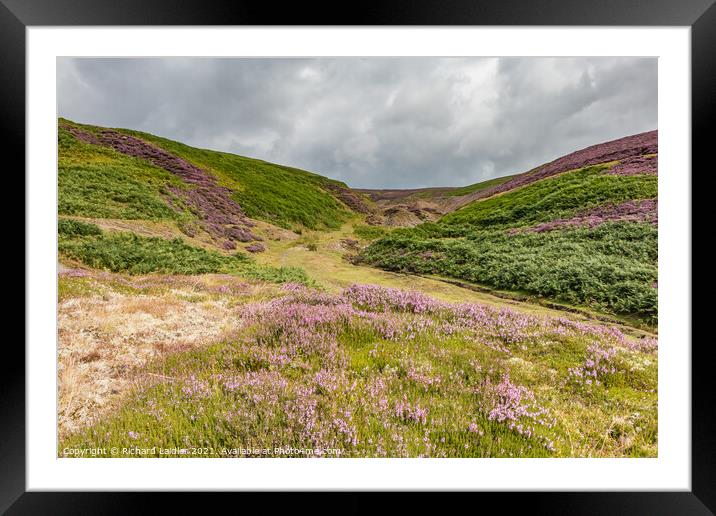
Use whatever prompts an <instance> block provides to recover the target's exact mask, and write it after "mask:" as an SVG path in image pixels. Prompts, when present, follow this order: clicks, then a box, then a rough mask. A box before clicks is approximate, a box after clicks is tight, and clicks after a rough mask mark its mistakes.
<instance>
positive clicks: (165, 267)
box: [58, 219, 312, 284]
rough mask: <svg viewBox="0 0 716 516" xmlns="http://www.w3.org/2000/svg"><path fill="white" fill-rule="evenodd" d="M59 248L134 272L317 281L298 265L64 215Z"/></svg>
mask: <svg viewBox="0 0 716 516" xmlns="http://www.w3.org/2000/svg"><path fill="white" fill-rule="evenodd" d="M58 250H59V253H60V255H61V256H64V257H65V258H69V259H72V260H77V261H79V262H81V263H83V264H85V265H87V266H89V267H92V268H95V269H103V270H107V271H111V272H126V273H129V274H150V273H165V274H205V273H227V274H236V275H239V276H242V277H246V278H251V279H259V280H264V281H269V282H274V283H284V282H297V283H303V284H312V282H311V280H310V279H309V277H308V276H307V275H306V273H305V272H304V271H303V270H301V269H299V268H296V267H279V268H277V267H271V266H268V265H260V264H257V263H256V262H255V261H254V260H253V259H252V258H251V257H249V256H247V255H245V254H243V253H240V252H238V253H235V254H232V255H225V254H221V253H219V252H217V251H213V250H209V249H203V248H200V247H193V246H190V245H188V244H187V243H185V242H184V241H183V240H182V239H180V238H175V239H172V240H166V239H163V238H158V237H143V236H139V235H137V234H135V233H129V232H115V233H106V232H103V231H102V230H101V229H100V228H98V227H97V226H95V225H94V224H89V223H86V222H82V221H78V220H72V219H60V220H59V221H58Z"/></svg>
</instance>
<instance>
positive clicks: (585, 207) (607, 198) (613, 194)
mask: <svg viewBox="0 0 716 516" xmlns="http://www.w3.org/2000/svg"><path fill="white" fill-rule="evenodd" d="M657 152H658V147H657V134H656V132H655V131H654V132H650V133H644V134H640V135H636V136H632V137H627V138H622V139H619V140H615V141H613V142H607V143H604V144H601V145H596V146H592V147H589V148H587V149H584V150H582V151H578V152H575V153H572V154H570V155H568V156H565V157H563V158H560V159H558V160H556V161H553V162H551V163H548V164H545V165H543V166H541V167H538V168H536V169H534V170H532V171H529V172H526V173H524V174H520V175H517V176H514V177H511V178H510V179H509V180H507V181H505V182H502V183H500V184H496V185H491V186H490V187H488V188H484V189H479V190H475V191H474V192H470V193H468V194H466V195H464V196H461V197H459V198H460V199H461V203H462V201H465V200H466V199H472V200H470V201H469V202H467V203H466V204H463V205H462V206H461V207H460V208H459V209H457V210H454V211H451V212H450V213H448V214H446V215H445V216H443V217H441V218H440V219H439V220H438V221H437V222H435V223H425V224H421V225H418V226H416V227H414V228H410V229H399V230H395V231H392V232H391V233H390V234H389V235H387V236H384V237H383V238H381V239H379V240H377V241H375V242H373V243H372V244H371V245H370V246H369V247H368V248H367V249H365V250H364V251H363V252H362V254H361V256H360V259H361V260H362V262H363V263H368V264H371V265H374V266H378V267H382V268H385V269H388V270H393V271H401V272H410V273H420V274H435V275H439V276H445V277H451V278H455V279H459V280H466V281H468V282H473V283H478V284H483V285H489V286H491V287H494V288H496V289H500V290H508V291H518V292H525V293H528V294H533V295H536V296H540V297H544V298H552V299H556V300H558V301H561V302H564V303H568V304H571V305H582V306H590V307H593V308H595V309H597V310H599V311H602V312H606V313H612V314H618V315H622V316H627V317H633V318H636V319H639V320H642V321H644V322H646V323H648V324H655V323H656V320H657V228H656V225H657V220H658V217H657V207H658V204H657V197H658V191H657V186H658V184H657V168H656V164H657Z"/></svg>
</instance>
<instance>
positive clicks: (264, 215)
mask: <svg viewBox="0 0 716 516" xmlns="http://www.w3.org/2000/svg"><path fill="white" fill-rule="evenodd" d="M118 131H119V132H122V133H125V134H130V135H132V136H136V137H138V138H141V139H143V140H145V141H147V142H149V143H151V144H154V145H156V146H157V147H160V148H162V149H164V150H166V151H168V152H170V153H172V154H174V155H176V156H179V157H181V158H183V159H185V160H187V161H189V162H190V163H192V164H194V165H196V166H198V167H200V168H203V169H205V170H208V171H209V172H211V173H212V174H214V175H215V176H216V177H217V178H218V180H219V183H220V184H221V185H223V186H226V187H228V188H230V189H231V190H232V191H233V194H232V197H233V198H234V199H235V200H236V202H238V203H239V204H240V205H241V207H242V208H243V209H244V211H245V212H246V214H247V215H248V216H250V217H252V218H256V219H260V220H265V221H267V222H270V223H272V224H275V225H277V226H280V227H284V228H289V229H292V228H297V227H300V226H304V227H306V228H309V229H318V230H321V229H336V228H338V227H340V225H341V223H342V222H343V221H345V220H346V218H347V216H348V215H349V211H348V209H347V208H346V207H344V206H343V205H342V204H341V203H340V202H338V201H337V200H336V198H335V197H334V196H332V195H331V194H330V193H329V192H328V191H326V190H325V188H326V187H327V185H330V184H335V185H340V186H344V187H345V185H344V184H343V183H340V182H339V181H334V180H331V179H328V178H326V177H323V176H319V175H318V174H313V173H311V172H306V171H305V170H300V169H297V168H292V167H286V166H283V165H275V164H273V163H268V162H266V161H261V160H257V159H252V158H245V157H243V156H237V155H235V154H229V153H225V152H217V151H211V150H206V149H197V148H194V147H190V146H188V145H184V144H182V143H179V142H175V141H172V140H167V139H165V138H160V137H158V136H153V135H150V134H147V133H142V132H138V131H130V130H127V129H119V130H118Z"/></svg>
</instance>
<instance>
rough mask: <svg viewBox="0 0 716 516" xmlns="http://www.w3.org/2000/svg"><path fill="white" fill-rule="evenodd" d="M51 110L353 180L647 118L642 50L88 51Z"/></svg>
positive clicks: (526, 150) (499, 157)
mask: <svg viewBox="0 0 716 516" xmlns="http://www.w3.org/2000/svg"><path fill="white" fill-rule="evenodd" d="M57 92H58V114H59V115H60V116H63V117H66V118H69V119H71V120H74V121H77V122H84V123H91V124H97V125H103V126H110V127H126V128H132V129H138V130H142V131H147V132H150V133H153V134H157V135H160V136H164V137H167V138H171V139H174V140H179V141H181V142H184V143H187V144H190V145H193V146H197V147H203V148H209V149H216V150H222V151H227V152H233V153H236V154H241V155H245V156H251V157H256V158H261V159H265V160H267V161H272V162H275V163H281V164H286V165H291V166H295V167H299V168H303V169H306V170H310V171H313V172H317V173H320V174H322V175H326V176H329V177H333V178H336V179H340V180H343V181H345V182H346V183H348V184H349V185H350V186H353V187H358V188H370V187H374V188H414V187H423V186H460V185H466V184H470V183H475V182H477V181H482V180H485V179H489V178H492V177H498V176H503V175H507V174H513V173H517V172H523V171H525V170H527V169H530V168H532V167H534V166H535V165H538V164H540V163H543V162H546V161H549V160H552V159H554V158H557V157H559V156H560V155H562V154H565V153H568V152H570V151H573V150H577V149H579V148H582V147H585V146H588V145H591V144H594V143H599V142H602V141H606V140H610V139H614V138H618V137H621V136H626V135H629V134H634V133H639V132H642V131H648V130H651V129H656V128H657V61H656V59H654V58H531V57H528V58H318V59H201V58H156V59H137V58H130V59H86V58H77V59H70V58H61V59H58V63H57Z"/></svg>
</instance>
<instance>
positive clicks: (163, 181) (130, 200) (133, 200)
mask: <svg viewBox="0 0 716 516" xmlns="http://www.w3.org/2000/svg"><path fill="white" fill-rule="evenodd" d="M64 122H65V123H67V122H66V121H64ZM167 185H171V186H175V187H180V188H181V187H182V186H183V185H184V183H183V182H182V181H181V180H180V179H179V178H177V177H176V176H174V175H172V174H171V173H169V172H167V171H166V170H164V169H162V168H159V167H155V166H154V165H152V164H151V163H149V162H148V161H145V160H142V159H138V158H133V157H130V156H126V155H124V154H121V153H119V152H116V151H114V150H113V149H110V148H108V147H103V146H99V145H91V144H89V143H85V142H82V141H80V140H78V139H77V138H75V137H74V136H72V135H71V134H70V133H69V132H68V131H66V130H65V129H64V128H62V127H59V128H58V181H57V187H58V192H57V199H58V208H57V209H58V213H59V214H60V215H74V216H81V217H101V218H115V219H143V220H162V219H167V220H180V219H182V218H189V217H191V215H190V214H189V212H188V211H187V212H185V213H184V214H180V213H178V212H177V211H175V210H173V209H172V208H170V207H169V205H168V204H167V203H166V202H165V200H164V199H163V198H162V196H163V195H164V196H166V195H168V192H167V191H166V190H165V187H166V186H167ZM174 200H175V201H176V203H177V204H178V203H179V202H180V201H179V199H174Z"/></svg>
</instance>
